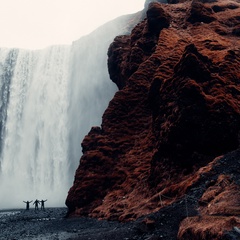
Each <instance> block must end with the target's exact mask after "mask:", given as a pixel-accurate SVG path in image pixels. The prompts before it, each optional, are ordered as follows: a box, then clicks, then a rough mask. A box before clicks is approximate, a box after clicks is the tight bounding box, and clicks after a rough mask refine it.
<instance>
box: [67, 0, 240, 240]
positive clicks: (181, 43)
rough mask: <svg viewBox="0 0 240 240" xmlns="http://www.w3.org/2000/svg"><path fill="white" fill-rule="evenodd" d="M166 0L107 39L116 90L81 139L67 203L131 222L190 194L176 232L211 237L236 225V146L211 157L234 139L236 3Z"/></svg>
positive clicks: (238, 61) (239, 130)
mask: <svg viewBox="0 0 240 240" xmlns="http://www.w3.org/2000/svg"><path fill="white" fill-rule="evenodd" d="M169 3H173V4H163V3H159V2H157V1H155V2H152V3H150V4H149V7H148V9H147V11H146V18H145V19H144V20H143V21H142V22H140V23H138V24H137V25H136V27H135V28H134V29H133V30H132V32H131V35H128V36H117V37H116V38H115V39H114V42H113V43H112V44H111V46H110V48H109V51H108V56H109V60H108V67H109V74H110V77H111V79H112V81H113V82H115V83H116V84H117V86H118V88H119V91H118V92H117V93H116V94H115V96H114V98H113V99H112V101H111V102H110V103H109V106H108V108H107V109H106V111H105V113H104V115H103V121H102V125H101V127H93V128H92V129H91V131H90V132H89V134H88V135H87V136H86V137H85V139H84V140H83V142H82V149H83V156H82V158H81V161H80V165H79V167H78V169H77V171H76V175H75V181H74V185H73V186H72V188H71V189H70V191H69V194H68V197H67V200H66V204H67V206H68V208H69V215H70V216H71V215H72V216H73V215H74V216H75V215H79V216H81V215H87V216H90V217H96V218H99V219H111V220H120V221H130V220H135V219H137V218H139V217H141V216H145V215H147V214H151V213H153V212H161V211H163V209H164V208H166V207H168V208H169V209H170V206H174V204H176V203H179V202H181V201H184V199H186V196H190V198H192V199H194V201H195V205H194V207H192V209H195V211H192V212H193V213H192V215H191V216H189V215H188V214H185V218H186V219H183V218H184V217H182V218H181V219H179V222H178V223H176V224H178V225H180V228H179V232H178V238H179V239H220V238H221V237H222V236H223V234H225V231H230V230H232V228H233V227H234V226H235V227H240V225H239V224H240V218H239V206H240V195H239V184H240V182H239V180H238V179H239V178H238V177H239V175H240V173H239V170H238V167H239V166H238V164H239V161H240V154H239V152H238V151H236V152H235V153H234V154H233V155H234V157H233V155H231V154H228V155H227V156H228V157H218V156H221V155H225V154H226V153H229V152H231V151H233V150H236V149H238V148H239V147H240V146H239V145H240V39H239V29H240V17H239V16H240V3H239V1H234V0H233V1H224V0H219V1H207V0H204V1H203V0H202V1H197V0H193V1H172V2H170V1H169ZM218 166H221V168H220V167H219V168H218V169H220V170H218V171H217V170H216V169H217V167H218ZM206 176H207V177H206ZM197 188H199V189H201V190H198V191H197V190H194V189H197ZM229 205H230V206H229ZM189 208H190V207H189ZM169 211H170V210H169ZM182 220H183V221H182ZM180 222H181V223H180ZM214 223H215V224H214ZM178 225H177V229H178ZM216 225H217V226H216ZM176 234H177V233H176Z"/></svg>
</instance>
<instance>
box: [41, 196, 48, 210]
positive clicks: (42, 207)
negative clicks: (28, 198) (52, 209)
mask: <svg viewBox="0 0 240 240" xmlns="http://www.w3.org/2000/svg"><path fill="white" fill-rule="evenodd" d="M46 201H47V199H46V200H41V201H40V202H41V210H44V209H45V208H44V202H46Z"/></svg>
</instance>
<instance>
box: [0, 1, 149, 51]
mask: <svg viewBox="0 0 240 240" xmlns="http://www.w3.org/2000/svg"><path fill="white" fill-rule="evenodd" d="M144 2H145V0H0V47H18V48H28V49H38V48H44V47H47V46H49V45H54V44H71V42H72V41H74V40H77V39H78V38H80V37H81V36H82V35H86V34H88V33H90V32H92V31H93V30H94V29H96V28H97V27H98V26H100V25H102V24H104V23H105V22H107V21H110V20H111V19H114V18H116V17H118V16H121V15H124V14H128V13H134V12H137V11H140V10H142V9H143V6H144Z"/></svg>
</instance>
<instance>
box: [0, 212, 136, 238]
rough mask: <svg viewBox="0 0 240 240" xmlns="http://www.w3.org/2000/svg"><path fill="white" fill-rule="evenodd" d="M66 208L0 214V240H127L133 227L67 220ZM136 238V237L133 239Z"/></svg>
mask: <svg viewBox="0 0 240 240" xmlns="http://www.w3.org/2000/svg"><path fill="white" fill-rule="evenodd" d="M66 212H67V209H66V208H47V209H46V210H45V211H41V210H39V211H36V212H35V211H34V210H33V209H30V210H29V211H26V210H22V209H21V210H8V211H7V210H4V211H0V239H1V240H6V239H9V240H10V239H11V240H13V239H16V240H23V239H24V240H25V239H35V240H39V239H51V240H52V239H53V240H57V239H59V240H65V239H82V240H87V239H89V240H90V239H92V240H93V239H102V240H103V239H111V240H112V238H114V239H121V240H122V239H130V238H128V237H126V236H130V237H134V233H133V232H134V230H133V229H131V228H129V226H132V224H121V223H117V222H109V221H98V220H96V219H89V218H77V219H66V218H65V215H66ZM136 239H137V238H136Z"/></svg>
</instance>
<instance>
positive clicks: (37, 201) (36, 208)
mask: <svg viewBox="0 0 240 240" xmlns="http://www.w3.org/2000/svg"><path fill="white" fill-rule="evenodd" d="M38 204H40V201H39V200H37V199H36V200H35V202H34V203H33V205H35V210H38Z"/></svg>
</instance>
